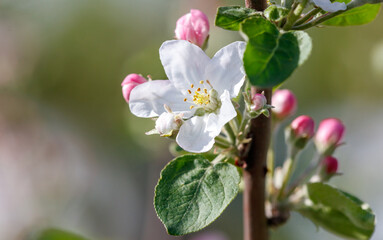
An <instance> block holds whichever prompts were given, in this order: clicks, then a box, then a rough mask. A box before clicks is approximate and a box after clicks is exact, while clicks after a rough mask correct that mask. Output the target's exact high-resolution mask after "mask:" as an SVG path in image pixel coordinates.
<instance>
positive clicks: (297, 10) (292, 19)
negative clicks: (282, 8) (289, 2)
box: [283, 0, 308, 31]
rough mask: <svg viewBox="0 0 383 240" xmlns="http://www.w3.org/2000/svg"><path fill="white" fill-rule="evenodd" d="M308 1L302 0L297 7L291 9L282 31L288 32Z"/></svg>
mask: <svg viewBox="0 0 383 240" xmlns="http://www.w3.org/2000/svg"><path fill="white" fill-rule="evenodd" d="M307 2H308V0H303V1H302V2H301V3H299V4H298V5H297V7H296V8H292V9H291V11H290V13H289V15H288V16H287V22H286V24H285V25H284V26H283V29H284V30H285V31H289V30H290V29H291V28H292V26H293V25H294V23H295V22H296V21H297V20H298V18H299V17H300V16H301V14H302V12H303V9H305V7H306V4H307Z"/></svg>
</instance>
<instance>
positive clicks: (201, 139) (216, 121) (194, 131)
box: [176, 91, 237, 153]
mask: <svg viewBox="0 0 383 240" xmlns="http://www.w3.org/2000/svg"><path fill="white" fill-rule="evenodd" d="M221 101H222V106H221V109H220V111H219V113H218V114H215V113H211V114H209V115H205V116H202V117H192V118H191V119H190V120H188V121H186V122H185V123H184V124H183V125H182V126H181V128H180V131H179V133H178V135H177V139H176V141H177V143H178V144H179V145H180V146H181V147H182V148H183V149H185V150H186V151H188V152H195V153H200V152H207V151H209V150H210V149H211V148H212V147H213V145H214V138H215V137H216V136H218V135H219V133H220V132H221V129H222V127H223V126H224V125H225V124H226V123H227V122H229V121H230V120H231V119H233V118H234V117H235V116H236V115H237V113H236V111H235V109H234V106H233V104H232V103H231V100H230V94H229V92H228V91H224V93H223V94H222V96H221Z"/></svg>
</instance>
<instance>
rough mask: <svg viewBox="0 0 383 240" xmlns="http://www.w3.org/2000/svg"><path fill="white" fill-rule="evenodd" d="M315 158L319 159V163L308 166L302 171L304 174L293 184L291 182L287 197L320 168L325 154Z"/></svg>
mask: <svg viewBox="0 0 383 240" xmlns="http://www.w3.org/2000/svg"><path fill="white" fill-rule="evenodd" d="M315 159H317V160H316V161H317V163H315V164H314V165H312V166H310V167H308V168H307V169H306V170H305V171H304V172H303V173H302V175H301V176H300V177H299V178H298V179H297V180H296V181H295V182H294V183H293V184H291V186H290V187H289V188H288V189H287V193H286V198H288V197H289V196H290V195H291V194H292V193H293V192H294V191H295V189H296V188H297V187H298V186H300V185H302V184H303V183H305V182H306V181H307V180H308V179H309V178H310V177H311V176H312V175H313V174H314V173H315V171H316V170H317V169H318V167H319V166H320V164H321V162H322V159H323V156H320V155H316V157H315Z"/></svg>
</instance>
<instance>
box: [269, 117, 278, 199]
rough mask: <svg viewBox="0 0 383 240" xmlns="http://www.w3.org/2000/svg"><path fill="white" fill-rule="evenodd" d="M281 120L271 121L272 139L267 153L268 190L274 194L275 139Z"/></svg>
mask: <svg viewBox="0 0 383 240" xmlns="http://www.w3.org/2000/svg"><path fill="white" fill-rule="evenodd" d="M279 126H280V124H279V122H277V121H274V120H272V121H271V132H272V135H271V140H270V146H269V151H268V153H267V192H268V193H269V194H270V196H271V195H272V191H273V179H274V170H275V156H274V139H277V134H278V131H279Z"/></svg>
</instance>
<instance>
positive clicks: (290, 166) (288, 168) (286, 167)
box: [278, 146, 298, 200]
mask: <svg viewBox="0 0 383 240" xmlns="http://www.w3.org/2000/svg"><path fill="white" fill-rule="evenodd" d="M288 152H289V157H288V159H287V160H286V162H285V163H284V164H283V173H284V175H283V181H282V186H281V189H280V190H279V194H278V199H279V200H280V199H281V198H282V197H284V192H285V189H286V186H287V184H288V183H289V180H290V178H291V175H292V173H293V170H294V167H295V159H296V156H297V154H298V150H297V149H296V148H295V147H292V146H290V149H289V151H288Z"/></svg>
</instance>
